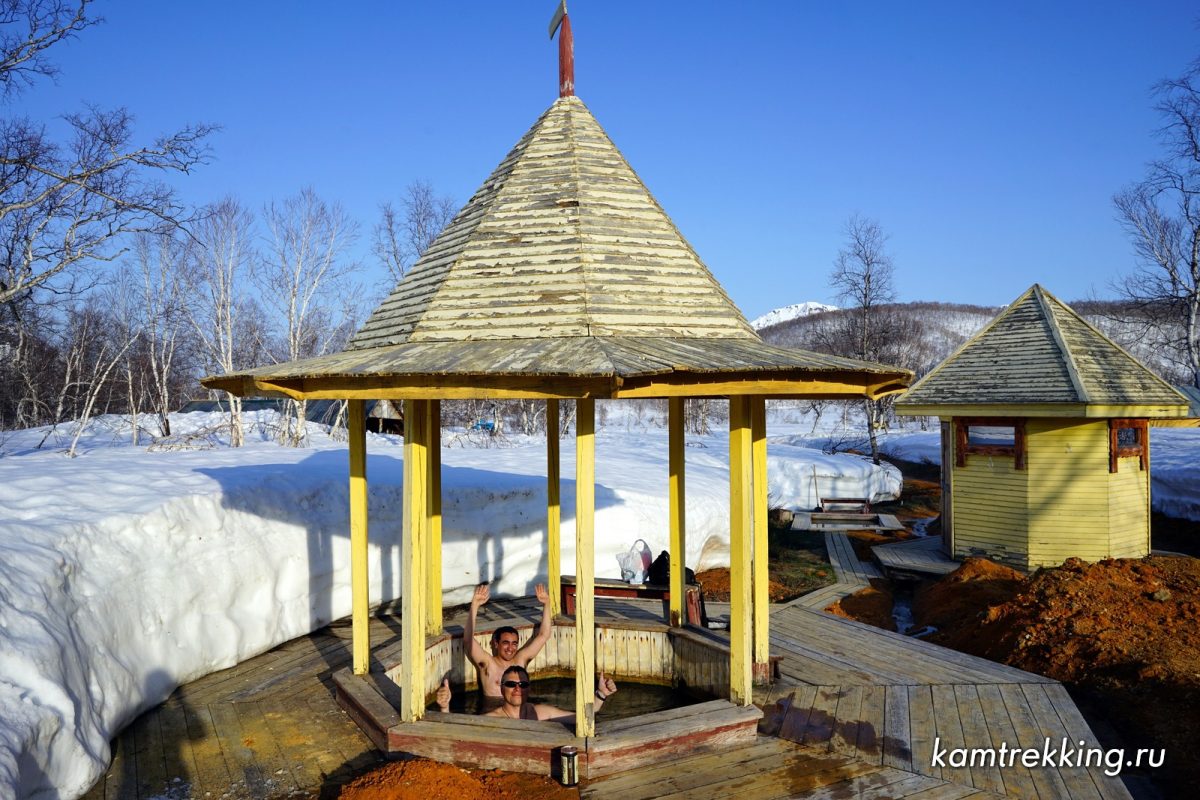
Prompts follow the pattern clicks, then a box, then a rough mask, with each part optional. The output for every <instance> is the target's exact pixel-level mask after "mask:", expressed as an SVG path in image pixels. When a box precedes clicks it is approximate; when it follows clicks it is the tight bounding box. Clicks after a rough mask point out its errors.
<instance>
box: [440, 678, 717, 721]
mask: <svg viewBox="0 0 1200 800" xmlns="http://www.w3.org/2000/svg"><path fill="white" fill-rule="evenodd" d="M617 689H618V691H617V693H616V694H614V695H613V696H612V697H611V698H610V699H608V700H606V701H605V702H604V707H603V708H602V709H601V711H600V713H599V714H598V715H597V717H596V718H597V719H624V718H625V717H635V716H638V715H639V714H651V713H654V712H655V711H666V710H668V709H672V708H679V707H681V706H687V705H691V704H693V703H699V702H703V701H704V700H706V699H710V698H700V697H697V696H696V695H694V694H692V693H691V692H688V691H686V690H684V689H681V688H676V687H674V686H661V685H659V684H654V683H635V682H634V681H617ZM529 702H531V703H548V704H550V705H552V706H558V707H559V708H561V709H564V710H566V711H571V712H573V711H574V710H575V679H574V678H535V679H534V681H533V686H531V687H530V688H529ZM450 711H451V712H453V713H457V714H477V713H479V693H478V692H475V691H471V692H455V694H454V697H453V698H452V699H451V701H450Z"/></svg>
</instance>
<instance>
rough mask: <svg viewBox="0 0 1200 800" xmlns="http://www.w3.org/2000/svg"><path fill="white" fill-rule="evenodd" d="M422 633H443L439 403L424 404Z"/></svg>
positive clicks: (440, 408)
mask: <svg viewBox="0 0 1200 800" xmlns="http://www.w3.org/2000/svg"><path fill="white" fill-rule="evenodd" d="M422 437H423V439H424V442H425V464H424V471H425V476H426V481H425V537H426V541H425V602H424V606H425V633H426V635H428V636H434V635H437V634H439V633H441V632H442V403H441V401H440V400H429V401H428V402H427V403H426V415H425V430H424V431H422Z"/></svg>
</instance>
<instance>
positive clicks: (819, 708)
mask: <svg viewBox="0 0 1200 800" xmlns="http://www.w3.org/2000/svg"><path fill="white" fill-rule="evenodd" d="M841 689H842V687H840V686H821V687H819V688H818V689H817V696H816V698H815V699H814V700H813V704H812V710H811V711H809V714H808V723H807V724H806V725H805V727H804V736H803V738H802V739H801V743H803V744H806V745H824V744H826V743H827V742H828V741H829V739H830V738H831V737H832V736H833V726H834V723H835V722H836V721H837V704H838V699H839V698H840V696H841Z"/></svg>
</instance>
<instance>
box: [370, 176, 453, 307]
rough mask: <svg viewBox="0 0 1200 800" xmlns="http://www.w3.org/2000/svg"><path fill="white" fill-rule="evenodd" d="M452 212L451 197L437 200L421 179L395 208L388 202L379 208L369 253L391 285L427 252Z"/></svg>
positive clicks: (441, 197) (446, 223) (448, 220)
mask: <svg viewBox="0 0 1200 800" xmlns="http://www.w3.org/2000/svg"><path fill="white" fill-rule="evenodd" d="M456 210H457V209H456V207H455V203H454V199H453V198H451V197H450V196H448V195H442V196H440V197H439V196H438V195H437V193H436V192H435V191H434V189H433V186H432V185H430V183H429V182H428V181H424V180H415V181H413V182H412V183H410V184H409V185H408V186H407V187H405V190H404V198H403V199H402V200H401V201H400V207H399V208H397V207H396V206H395V205H393V204H392V203H390V202H388V203H383V204H382V205H380V207H379V222H377V223H376V224H375V227H374V229H372V232H371V252H372V253H374V254H375V257H376V258H378V259H379V263H381V264H383V266H384V268H385V269H386V270H387V272H388V277H389V279H390V280H391V286H395V285H396V284H397V283H399V282H400V279H401V278H403V277H404V274H405V273H406V272H408V269H409V268H410V267H411V266H412V265H413V264H414V263H416V261H417V259H418V258H420V257H421V256H422V255H423V254H424V253H425V251H426V250H428V249H429V245H431V244H433V240H434V239H436V238H437V237H438V234H440V233H441V232H442V231H443V230H444V229H445V227H446V226H447V225H449V224H450V220H452V219H454V213H455V211H456ZM389 288H390V287H389Z"/></svg>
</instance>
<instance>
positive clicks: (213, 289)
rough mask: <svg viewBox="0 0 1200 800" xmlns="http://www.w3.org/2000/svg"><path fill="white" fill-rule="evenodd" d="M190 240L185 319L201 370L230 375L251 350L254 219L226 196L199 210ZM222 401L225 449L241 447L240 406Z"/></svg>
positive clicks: (237, 401)
mask: <svg viewBox="0 0 1200 800" xmlns="http://www.w3.org/2000/svg"><path fill="white" fill-rule="evenodd" d="M193 236H194V242H193V244H192V246H191V247H190V248H189V250H188V253H187V259H186V260H187V265H188V272H187V274H188V277H189V281H190V289H191V293H192V302H191V303H190V304H189V305H188V307H187V315H188V319H189V321H190V322H191V325H192V329H193V330H194V331H195V332H196V336H197V337H198V339H199V340H200V343H201V348H202V351H203V360H204V367H205V370H206V371H208V372H210V373H218V374H225V373H229V372H233V371H234V370H235V369H238V368H239V367H242V366H246V365H248V363H247V361H248V359H246V357H245V355H244V354H245V353H246V350H247V349H249V350H250V352H251V353H254V352H255V351H257V347H256V346H254V345H255V344H256V343H253V342H247V341H246V333H247V331H248V328H249V323H248V320H247V317H248V316H249V313H248V311H249V308H250V303H249V301H248V300H247V298H246V296H245V288H246V287H245V283H246V278H247V277H248V272H249V270H250V267H251V264H252V262H253V259H254V258H255V257H256V254H255V250H254V217H253V215H252V214H251V213H250V212H249V211H247V210H246V209H245V208H244V207H243V206H242V205H241V204H240V203H238V201H237V200H235V199H233V198H232V197H228V198H225V199H224V200H221V201H220V202H218V203H216V204H215V205H212V206H209V207H208V208H206V209H205V211H204V213H203V214H202V216H201V220H200V222H199V223H198V224H197V225H196V226H195V227H194V229H193ZM248 345H249V348H248ZM239 355H242V357H239ZM250 358H253V356H250ZM227 397H228V401H229V424H230V434H229V444H230V445H231V446H233V447H241V445H242V442H243V432H242V401H241V398H240V397H237V396H236V395H232V394H229V395H227Z"/></svg>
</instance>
